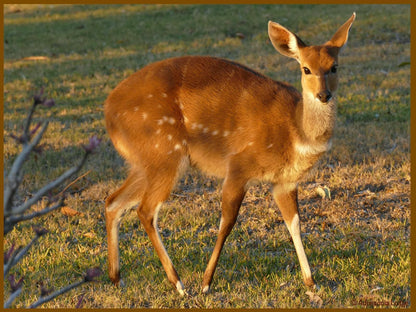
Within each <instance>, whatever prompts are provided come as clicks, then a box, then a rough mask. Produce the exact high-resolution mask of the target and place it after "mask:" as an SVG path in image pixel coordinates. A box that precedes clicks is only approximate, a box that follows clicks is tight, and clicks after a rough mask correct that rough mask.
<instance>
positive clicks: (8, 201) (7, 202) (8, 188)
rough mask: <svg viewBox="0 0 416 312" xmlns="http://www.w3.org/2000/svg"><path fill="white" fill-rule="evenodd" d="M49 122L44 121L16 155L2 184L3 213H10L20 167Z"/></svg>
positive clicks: (20, 177) (18, 182) (20, 176)
mask: <svg viewBox="0 0 416 312" xmlns="http://www.w3.org/2000/svg"><path fill="white" fill-rule="evenodd" d="M48 124H49V122H48V121H46V122H45V124H44V125H43V127H42V129H41V130H40V132H39V133H38V134H37V135H36V137H35V138H34V139H33V140H32V142H30V143H29V144H28V145H26V146H24V147H23V149H22V152H21V153H20V154H19V155H18V156H17V157H16V159H15V161H14V162H13V165H12V167H11V169H10V172H9V175H8V177H7V180H6V181H5V186H4V213H5V215H10V214H11V213H10V212H11V209H12V199H13V196H14V194H15V192H16V190H17V188H18V187H19V185H20V182H21V179H22V174H21V169H22V166H23V164H24V162H25V161H26V159H27V157H28V156H29V154H30V152H31V151H32V150H33V148H34V147H35V146H36V145H37V144H38V143H39V142H40V140H41V138H42V136H43V134H44V133H45V131H46V129H47V128H48Z"/></svg>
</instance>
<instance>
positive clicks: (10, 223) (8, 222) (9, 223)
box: [4, 199, 64, 234]
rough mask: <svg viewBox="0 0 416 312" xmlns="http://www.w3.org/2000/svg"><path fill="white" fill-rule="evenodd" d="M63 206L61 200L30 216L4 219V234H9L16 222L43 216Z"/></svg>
mask: <svg viewBox="0 0 416 312" xmlns="http://www.w3.org/2000/svg"><path fill="white" fill-rule="evenodd" d="M63 205H64V200H63V199H61V200H60V201H59V202H58V203H57V204H55V205H54V206H52V207H47V208H45V209H42V210H40V211H35V212H33V213H31V214H26V215H18V216H10V217H8V218H6V221H5V223H4V233H5V234H6V233H8V232H10V231H11V230H12V229H13V227H14V225H15V224H16V223H18V222H21V221H25V220H30V219H33V218H36V217H39V216H43V215H44V214H47V213H49V212H51V211H54V210H56V209H58V208H59V207H62V206H63Z"/></svg>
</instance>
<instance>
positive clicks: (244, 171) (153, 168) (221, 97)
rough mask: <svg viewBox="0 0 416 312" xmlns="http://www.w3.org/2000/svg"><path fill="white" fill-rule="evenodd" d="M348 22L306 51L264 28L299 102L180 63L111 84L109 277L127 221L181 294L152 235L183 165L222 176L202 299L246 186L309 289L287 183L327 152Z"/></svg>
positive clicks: (213, 64) (232, 72)
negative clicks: (266, 196)
mask: <svg viewBox="0 0 416 312" xmlns="http://www.w3.org/2000/svg"><path fill="white" fill-rule="evenodd" d="M354 19H355V13H354V14H353V15H352V16H351V17H350V18H349V19H348V21H347V22H346V23H345V24H344V25H342V26H341V27H340V28H339V29H338V31H337V32H336V33H335V35H334V36H333V37H332V39H331V40H329V41H328V42H326V43H325V44H323V45H319V46H307V45H306V44H305V43H304V42H303V41H302V40H301V39H300V38H299V37H298V36H296V35H295V34H293V33H292V32H290V31H289V30H287V29H286V28H284V27H282V26H281V25H279V24H277V23H274V22H269V24H268V31H269V37H270V40H271V42H272V43H273V46H274V47H275V48H276V50H277V51H279V52H280V53H281V54H283V55H286V56H289V57H292V58H294V59H296V60H297V61H298V62H299V63H300V68H301V71H302V88H303V92H302V94H301V93H299V92H298V91H297V90H296V89H295V88H294V87H292V86H290V85H288V84H286V83H283V82H278V81H274V80H272V79H270V78H267V77H265V76H263V75H261V74H259V73H257V72H255V71H253V70H251V69H249V68H247V67H245V66H243V65H240V64H238V63H235V62H232V61H228V60H224V59H218V58H213V57H202V56H187V57H179V58H172V59H167V60H164V61H160V62H156V63H153V64H150V65H148V66H146V67H144V68H143V69H141V70H139V71H138V72H136V73H135V74H133V75H131V76H130V77H128V78H127V79H125V80H124V81H123V82H121V83H120V84H119V85H118V86H117V87H116V88H115V89H114V90H113V91H112V92H111V94H110V95H109V96H108V98H107V100H106V103H105V108H104V112H105V120H106V126H107V130H108V133H109V135H110V137H111V140H112V142H113V144H114V146H115V148H116V149H117V151H118V152H119V153H120V154H121V155H122V156H123V157H124V158H125V159H126V161H127V162H128V163H129V165H130V171H129V175H128V177H127V179H126V181H125V182H124V184H123V185H122V186H121V187H120V188H119V189H118V190H117V191H116V192H115V193H113V194H112V195H111V196H109V197H108V198H107V200H106V209H105V217H106V228H107V238H108V264H109V276H110V279H111V280H112V281H113V283H115V284H119V283H120V266H119V250H118V232H119V223H120V219H121V217H122V215H123V214H124V213H125V212H126V211H128V210H130V209H131V208H132V207H133V206H135V205H137V204H138V203H139V202H140V205H139V206H138V208H137V214H138V217H139V219H140V221H141V223H142V224H143V226H144V229H145V230H146V233H147V234H148V236H149V238H150V240H151V242H152V244H153V246H154V248H155V250H156V252H157V254H158V256H159V258H160V261H161V263H162V265H163V268H164V269H165V271H166V274H167V277H168V279H169V281H170V282H171V283H172V284H173V285H174V286H175V287H176V289H177V290H178V291H179V293H180V294H181V295H183V294H184V293H185V292H184V289H183V285H182V282H181V280H180V279H179V276H178V274H177V273H176V270H175V268H174V267H173V264H172V262H171V260H170V258H169V256H168V254H167V252H166V250H165V248H164V246H163V243H162V241H161V239H160V236H159V233H158V228H157V216H158V212H159V209H160V207H161V205H162V203H163V202H164V201H165V200H166V199H167V198H168V197H169V194H170V192H171V190H172V188H173V186H174V184H175V182H176V181H177V180H178V178H179V177H180V176H181V173H182V172H183V170H184V168H186V166H187V165H188V164H189V161H190V163H191V164H192V165H194V166H196V167H198V168H200V169H201V170H203V171H205V172H206V173H208V174H211V175H216V176H218V177H223V178H225V179H224V184H223V187H222V215H221V222H220V226H219V232H218V238H217V241H216V244H215V247H214V250H213V253H212V255H211V258H210V260H209V262H208V265H207V268H206V271H205V273H204V277H203V284H202V290H203V292H207V291H208V290H209V287H210V284H211V281H212V277H213V275H214V271H215V267H216V265H217V262H218V258H219V256H220V253H221V249H222V248H223V245H224V242H225V240H226V238H227V236H228V235H229V233H230V231H231V229H232V228H233V226H234V223H235V221H236V219H237V215H238V211H239V209H240V205H241V202H242V201H243V198H244V195H245V193H246V191H247V188H248V186H249V184H250V182H253V181H258V180H262V181H269V182H271V183H272V184H273V196H274V199H275V201H276V203H277V206H278V207H279V209H280V211H281V213H282V216H283V219H284V221H285V224H286V226H287V228H288V229H289V232H290V235H291V237H292V239H293V243H294V246H295V249H296V252H297V255H298V258H299V262H300V267H301V270H302V275H303V281H304V283H305V284H306V285H307V286H314V280H313V279H312V275H311V270H310V268H309V264H308V260H307V258H306V255H305V251H304V249H303V246H302V242H301V236H300V224H299V216H298V203H297V183H298V182H299V181H300V180H301V179H302V177H303V176H304V175H305V174H306V173H307V172H308V170H309V169H310V168H311V167H312V166H313V165H314V163H315V162H316V161H317V160H318V158H319V157H320V156H321V155H322V154H323V153H324V152H326V151H327V150H328V149H329V148H330V145H331V135H332V131H333V127H334V123H335V115H336V105H335V102H334V99H333V93H334V91H335V90H336V88H337V82H338V78H337V67H338V53H339V51H340V50H341V48H342V47H343V46H344V45H345V43H346V42H347V38H348V32H349V30H350V27H351V25H352V23H353V21H354Z"/></svg>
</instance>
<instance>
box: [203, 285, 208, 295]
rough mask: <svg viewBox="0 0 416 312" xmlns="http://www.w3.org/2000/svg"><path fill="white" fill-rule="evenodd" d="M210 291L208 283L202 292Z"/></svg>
mask: <svg viewBox="0 0 416 312" xmlns="http://www.w3.org/2000/svg"><path fill="white" fill-rule="evenodd" d="M208 291H209V286H208V285H207V286H205V287H204V289H202V292H203V293H204V294H206V293H207V292H208Z"/></svg>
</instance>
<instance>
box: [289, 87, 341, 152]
mask: <svg viewBox="0 0 416 312" xmlns="http://www.w3.org/2000/svg"><path fill="white" fill-rule="evenodd" d="M335 119H336V105H335V101H334V100H333V99H332V100H331V101H329V102H328V103H325V104H324V103H321V102H320V101H319V100H317V99H315V98H314V97H313V96H311V95H310V94H308V93H303V100H302V102H301V105H299V107H298V112H297V121H298V126H299V129H300V135H301V137H302V141H303V143H304V144H327V143H329V140H330V139H331V136H332V132H333V129H334V125H335Z"/></svg>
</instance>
